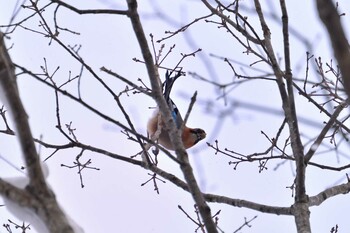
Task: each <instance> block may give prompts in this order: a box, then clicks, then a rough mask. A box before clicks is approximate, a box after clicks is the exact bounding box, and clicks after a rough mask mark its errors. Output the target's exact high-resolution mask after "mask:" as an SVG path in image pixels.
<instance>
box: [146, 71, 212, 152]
mask: <svg viewBox="0 0 350 233" xmlns="http://www.w3.org/2000/svg"><path fill="white" fill-rule="evenodd" d="M181 75H182V74H181V71H179V72H178V73H177V74H176V75H175V76H173V77H171V73H169V71H167V72H166V74H165V81H164V83H163V86H162V87H163V95H164V99H165V100H166V102H167V104H168V107H169V110H170V112H171V115H172V117H173V119H174V122H175V124H176V127H177V128H178V129H179V130H182V132H181V138H182V142H183V145H184V147H185V149H188V148H191V147H192V146H194V145H196V144H197V143H198V142H199V141H201V140H203V139H204V138H205V137H206V133H205V131H204V130H203V129H200V128H189V127H187V126H186V125H184V126H182V124H183V119H182V117H181V114H180V112H179V109H178V108H177V107H176V105H175V103H174V102H173V101H172V99H171V98H170V92H171V89H172V87H173V84H174V82H175V81H176V79H177V78H179V77H180V76H181ZM159 121H160V122H159ZM158 125H159V126H160V127H161V130H160V133H159V132H158V134H159V136H158V143H159V144H160V145H162V146H163V147H165V148H166V149H168V150H175V148H174V145H173V144H172V142H171V140H170V137H169V134H168V131H167V130H166V127H165V121H164V119H162V115H161V113H160V111H159V107H157V108H156V110H155V111H154V113H153V115H152V117H151V118H150V119H149V121H148V123H147V131H148V136H149V137H150V138H151V139H153V140H154V138H153V137H155V134H156V133H157V129H158ZM155 139H157V136H156V138H155Z"/></svg>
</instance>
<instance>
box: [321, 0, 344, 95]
mask: <svg viewBox="0 0 350 233" xmlns="http://www.w3.org/2000/svg"><path fill="white" fill-rule="evenodd" d="M316 5H317V10H318V14H319V17H320V19H321V20H322V22H323V24H324V25H325V27H326V29H327V31H328V35H329V39H330V40H331V43H332V47H333V51H334V56H335V58H336V59H337V62H338V65H339V68H340V72H341V74H342V79H343V81H344V87H345V91H346V93H347V95H348V97H350V50H349V42H348V40H347V38H346V36H345V32H344V30H343V27H342V25H341V22H340V16H339V14H338V12H337V9H336V8H335V6H334V4H333V2H332V1H331V0H316Z"/></svg>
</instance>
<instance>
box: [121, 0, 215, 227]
mask: <svg viewBox="0 0 350 233" xmlns="http://www.w3.org/2000/svg"><path fill="white" fill-rule="evenodd" d="M127 3H128V8H129V14H128V15H129V17H130V20H131V23H132V26H133V29H134V32H135V35H136V38H137V40H138V42H139V46H140V49H141V52H142V56H143V59H144V61H145V64H146V68H147V71H148V76H149V78H150V82H151V87H152V91H153V97H154V99H155V101H156V102H157V105H158V106H159V109H160V112H161V114H162V117H163V119H164V120H165V122H166V126H168V127H169V128H168V130H169V135H170V140H171V142H172V143H173V145H174V147H175V152H176V155H177V157H178V159H179V161H181V164H180V168H181V170H182V172H183V174H184V177H185V180H186V182H187V184H188V186H189V190H190V192H191V194H192V197H193V199H194V201H195V203H196V204H197V206H198V209H199V212H200V215H201V217H202V219H203V221H204V224H205V227H206V229H207V231H208V232H209V233H214V232H217V229H216V224H215V223H214V221H213V219H212V216H211V210H210V208H209V206H208V205H207V203H206V202H205V199H204V197H203V195H202V193H201V191H200V189H199V186H198V184H197V181H196V179H195V177H194V174H193V171H192V167H191V165H190V163H189V160H188V154H187V152H186V150H185V148H184V145H183V143H182V141H181V137H180V131H179V130H177V128H176V126H175V122H174V120H173V118H172V116H171V113H170V110H169V108H168V105H167V103H166V101H165V99H164V97H163V94H162V89H161V86H160V79H159V74H158V72H157V69H156V67H155V65H154V63H153V58H152V54H151V51H150V50H149V47H148V43H147V39H146V36H145V33H144V31H143V28H142V24H141V22H140V18H139V15H138V12H137V1H136V0H127Z"/></svg>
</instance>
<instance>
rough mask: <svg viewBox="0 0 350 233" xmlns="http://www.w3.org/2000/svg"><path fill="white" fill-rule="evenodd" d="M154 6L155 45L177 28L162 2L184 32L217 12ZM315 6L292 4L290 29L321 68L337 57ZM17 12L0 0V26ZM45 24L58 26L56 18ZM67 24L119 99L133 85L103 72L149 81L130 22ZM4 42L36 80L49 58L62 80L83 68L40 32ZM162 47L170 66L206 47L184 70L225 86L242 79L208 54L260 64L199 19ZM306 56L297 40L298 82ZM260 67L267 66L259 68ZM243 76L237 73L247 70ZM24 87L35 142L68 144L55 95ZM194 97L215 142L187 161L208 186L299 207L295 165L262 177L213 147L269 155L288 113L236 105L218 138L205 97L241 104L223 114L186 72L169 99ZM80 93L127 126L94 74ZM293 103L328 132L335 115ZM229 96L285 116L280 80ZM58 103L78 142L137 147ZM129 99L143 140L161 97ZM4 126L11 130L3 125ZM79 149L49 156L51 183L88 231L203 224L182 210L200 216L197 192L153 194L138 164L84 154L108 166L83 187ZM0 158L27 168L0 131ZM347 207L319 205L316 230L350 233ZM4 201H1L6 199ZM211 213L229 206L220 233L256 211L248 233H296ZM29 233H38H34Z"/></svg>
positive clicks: (323, 184)
mask: <svg viewBox="0 0 350 233" xmlns="http://www.w3.org/2000/svg"><path fill="white" fill-rule="evenodd" d="M69 2H70V4H72V5H74V6H77V7H79V8H81V9H89V8H107V7H109V6H111V7H114V8H115V9H125V4H124V2H122V3H121V4H115V5H113V4H114V3H112V1H110V2H109V3H107V1H106V2H104V1H99V2H95V1H89V2H84V4H81V3H80V2H79V1H77V0H75V1H69ZM150 2H152V1H140V3H139V11H140V14H141V20H142V22H143V25H144V30H145V33H146V34H147V35H148V34H150V33H152V34H153V35H154V36H155V38H156V39H159V38H162V37H164V31H166V30H172V31H174V30H176V29H177V26H178V25H174V24H173V25H170V24H169V23H165V22H160V19H159V18H157V17H156V16H155V14H153V13H154V12H153V9H154V8H153V7H155V6H158V7H159V10H160V11H161V12H162V13H163V14H165V15H166V16H167V17H169V19H171V20H173V21H174V22H176V23H179V24H183V23H187V22H190V21H191V20H193V19H194V18H196V17H199V16H202V15H205V14H207V13H208V10H206V9H205V8H204V7H203V6H202V5H201V4H200V3H199V1H186V0H183V1H166V3H165V1H153V3H154V2H156V4H155V5H153V6H152V5H151V4H150ZM262 2H264V3H267V2H269V1H266V2H265V1H262ZM276 2H277V1H276ZM313 2H314V1H301V0H298V1H294V0H293V1H292V0H289V1H287V6H288V10H289V12H288V13H289V17H290V19H289V21H290V26H291V27H293V28H294V29H295V30H297V31H298V32H299V33H300V34H302V35H303V36H304V37H306V38H308V39H309V40H310V41H312V44H313V46H314V51H313V53H314V55H315V57H318V56H322V58H323V60H324V61H329V60H330V59H331V57H330V55H331V53H330V50H329V47H328V38H327V37H326V35H325V34H324V28H323V26H322V25H321V24H320V22H319V19H318V17H317V14H316V11H315V7H314V5H313ZM13 4H14V3H12V2H11V3H9V2H8V1H6V2H5V0H0V5H1V6H2V7H1V9H0V25H4V24H7V23H8V22H9V18H10V16H11V13H12V11H13V7H14V6H13ZM43 4H44V3H43ZM85 4H86V5H85ZM242 4H246V5H247V6H250V5H251V4H252V1H248V0H245V1H242ZM272 4H275V3H272ZM339 4H340V9H341V12H345V13H346V15H345V16H344V17H342V19H343V24H344V26H345V28H348V26H349V24H348V22H349V15H350V2H349V1H347V0H340V1H339ZM274 6H275V8H276V12H277V13H279V12H280V10H279V5H278V4H275V5H274ZM263 7H264V9H267V5H263ZM269 7H270V5H269ZM53 9H54V7H51V8H50V9H49V10H47V12H46V14H47V15H50V12H52V10H53ZM272 10H273V9H271V11H272ZM27 14H28V13H27V11H24V10H21V12H20V13H19V15H18V17H17V18H16V21H17V20H19V19H21V18H23V17H24V16H25V15H27ZM47 19H48V20H49V22H50V23H52V22H51V18H50V17H49V16H48V17H47ZM58 20H59V24H60V25H61V26H62V27H68V28H69V29H71V30H74V31H78V32H80V33H81V35H80V36H76V35H72V34H69V33H66V32H62V33H61V34H60V35H59V37H60V38H61V40H62V41H63V42H64V43H65V44H69V45H75V44H81V45H82V48H81V50H80V55H81V56H82V57H83V58H84V60H85V61H86V62H87V63H88V64H90V65H91V67H92V68H93V69H94V70H95V71H96V72H97V74H99V75H101V77H103V78H104V80H106V82H107V83H109V85H110V86H111V87H113V89H114V90H115V92H117V93H118V92H120V91H122V90H123V89H124V88H125V84H123V83H122V82H121V81H119V80H114V78H112V77H110V76H108V75H106V74H103V73H102V72H100V71H99V68H100V67H102V66H105V67H107V68H109V69H112V70H113V71H115V72H117V73H118V74H120V75H122V76H124V77H127V78H128V79H130V80H132V81H135V82H137V81H136V80H137V79H138V78H142V80H143V81H144V82H145V83H146V84H148V80H147V73H146V71H145V68H144V67H143V65H142V64H140V63H135V62H134V61H132V58H134V57H136V58H140V59H141V55H140V51H139V46H138V44H137V42H136V40H135V35H134V33H133V31H132V29H131V24H130V22H129V20H128V18H126V17H124V16H109V15H96V16H94V15H85V16H79V15H77V14H75V13H73V12H70V11H67V10H64V9H61V10H60V11H59V18H58ZM248 20H251V21H252V23H253V25H254V23H256V24H255V26H257V28H259V30H257V31H258V33H259V34H260V35H261V32H260V27H259V26H260V24H259V23H258V22H257V21H256V19H255V17H254V16H252V15H249V18H248ZM268 23H269V26H270V28H271V32H272V39H273V42H274V46H275V52H276V54H279V56H280V57H282V56H283V48H282V40H281V38H282V37H281V36H282V35H281V29H280V28H279V27H278V26H279V25H278V24H277V23H276V22H273V21H271V20H269V21H268ZM25 25H26V26H27V27H30V28H33V27H35V28H36V29H37V30H41V29H39V28H38V27H37V25H38V18H34V19H32V20H30V21H28V22H27V23H26V24H25ZM175 26H176V27H175ZM291 39H292V38H291ZM191 42H195V45H193V46H192V45H190V43H191ZM6 43H7V46H8V47H9V46H10V45H12V44H13V48H12V49H11V50H10V54H11V56H12V59H13V61H14V62H15V63H17V64H20V65H22V66H25V67H27V68H29V69H32V70H33V71H35V72H40V71H41V69H40V66H42V65H43V64H44V62H43V58H44V57H45V58H46V59H47V63H48V67H49V71H50V72H53V71H54V70H55V69H56V67H57V66H60V70H59V72H58V73H57V75H56V76H55V77H56V81H57V82H58V83H62V82H64V81H65V80H66V79H67V77H68V74H69V73H68V72H69V71H72V76H74V75H77V74H78V73H79V71H80V66H79V65H78V63H77V62H76V61H74V60H73V59H72V58H71V57H70V56H69V55H68V54H67V53H66V52H65V51H63V50H61V49H60V48H59V46H58V45H57V44H55V43H52V44H51V45H50V46H49V45H48V44H49V40H48V38H44V37H43V36H41V35H38V34H35V35H33V34H32V33H30V32H28V31H26V30H24V29H21V28H18V29H17V30H16V31H15V33H13V34H12V35H11V40H8V41H6ZM165 43H166V48H169V47H170V46H171V45H173V44H174V43H175V44H176V48H175V49H174V52H173V53H172V54H171V55H170V56H169V58H168V59H167V60H166V62H165V64H164V65H166V66H169V67H173V66H174V65H175V64H176V63H177V62H178V60H179V58H180V53H190V52H192V51H194V50H196V49H197V48H202V49H203V52H202V53H201V54H199V55H198V56H196V57H195V58H188V59H186V60H185V61H184V62H183V64H182V65H183V67H184V71H186V72H187V71H192V72H197V73H199V74H201V75H203V76H206V77H209V78H211V79H215V80H217V81H220V82H228V81H230V80H232V77H233V74H232V72H231V70H230V68H229V67H228V66H227V65H226V64H224V63H223V62H222V61H219V60H217V59H215V58H211V57H210V56H209V54H211V53H213V54H216V55H220V56H223V57H228V58H232V59H235V60H238V61H240V62H243V63H251V62H254V61H255V59H254V58H253V57H252V56H247V55H245V54H242V52H243V49H242V48H241V47H240V46H239V44H238V42H237V41H235V40H234V39H232V37H230V36H229V35H228V33H226V32H225V30H223V29H221V30H219V29H217V27H216V26H215V25H212V24H208V23H203V22H201V23H197V24H195V25H194V26H193V27H192V28H191V29H190V30H189V31H188V32H186V33H183V34H179V35H178V36H175V37H173V38H171V39H169V40H167V41H165ZM157 46H159V45H157ZM305 52H306V48H305V46H303V45H302V44H301V43H300V42H298V41H295V40H291V54H292V63H293V64H298V65H299V66H301V67H300V68H299V67H297V66H294V67H293V72H294V73H293V74H294V75H295V76H296V77H299V78H303V77H304V75H305V62H304V61H305ZM205 59H207V60H209V61H210V62H211V64H212V65H213V66H214V67H215V69H214V70H211V71H212V73H210V72H209V70H208V69H207V68H208V67H207V66H206V64H204V63H203V60H205ZM256 67H257V68H262V69H264V68H266V67H265V66H263V65H260V64H258V65H256ZM244 69H245V71H246V72H247V73H248V74H250V75H254V74H252V73H251V71H250V70H248V69H246V68H244ZM237 70H240V69H239V66H238V65H237ZM240 71H241V70H240ZM210 75H212V76H210ZM310 75H314V73H310ZM18 83H19V87H20V93H21V97H22V99H23V102H24V104H25V106H26V110H27V112H28V115H29V117H30V118H29V120H30V124H31V128H32V132H33V135H34V136H35V137H37V138H39V137H40V135H43V138H44V141H47V142H50V143H53V144H60V143H65V142H66V140H65V139H64V137H62V135H61V134H60V133H59V132H58V131H57V129H56V128H55V125H56V121H55V106H54V104H53V103H54V93H53V91H52V90H51V89H48V88H46V87H45V86H43V85H42V84H41V83H38V82H37V81H35V80H33V79H31V78H29V77H24V76H20V77H19V79H18ZM69 88H70V90H73V91H74V92H75V93H76V89H75V86H73V85H71V86H70V87H69ZM195 90H198V102H197V104H196V105H195V108H194V110H193V112H192V113H191V117H190V119H189V122H188V125H189V126H192V127H201V128H204V129H205V130H206V132H207V134H208V138H206V139H205V140H204V141H203V142H200V143H199V145H198V146H196V147H195V148H194V149H191V150H189V154H190V156H191V163H192V164H193V168H194V171H195V175H196V177H197V178H198V181H199V183H200V186H201V188H202V190H203V191H204V192H208V193H213V194H219V195H227V196H229V197H232V198H239V199H245V200H250V201H254V202H258V203H262V204H267V205H276V206H277V205H280V206H290V205H291V204H292V203H293V198H292V197H291V191H290V190H289V189H287V188H285V187H286V186H290V185H291V184H292V183H293V164H291V163H288V162H287V163H285V164H284V165H283V166H281V167H280V168H279V169H277V170H276V171H275V170H274V169H273V168H275V166H276V163H275V162H272V161H271V162H269V163H270V165H269V166H268V168H269V169H268V170H267V171H264V172H262V173H261V174H259V173H258V164H257V163H249V164H248V163H244V164H241V165H239V166H238V168H237V170H233V166H228V162H229V161H231V160H230V159H229V158H227V157H224V156H222V155H215V154H214V151H213V150H211V149H209V148H208V147H207V146H206V142H210V143H214V141H215V140H216V139H218V140H219V143H220V146H221V147H222V148H228V149H231V150H235V151H237V152H240V153H247V154H250V153H253V152H261V151H264V150H265V149H266V148H267V147H268V146H269V144H268V142H267V141H266V139H265V137H264V136H263V135H262V134H261V133H260V131H261V130H262V131H264V132H265V133H266V134H268V135H269V136H270V137H274V135H275V133H276V132H277V130H278V127H279V125H280V123H281V122H282V120H283V119H282V118H281V116H278V115H275V114H274V115H271V114H268V113H261V112H256V111H254V109H247V108H244V107H237V109H234V111H233V113H232V116H229V117H227V118H225V120H224V123H223V127H222V128H221V130H220V132H219V133H218V134H217V132H215V126H216V123H217V121H216V120H217V119H216V118H215V117H214V116H213V115H209V114H206V110H205V107H204V105H203V101H205V100H211V101H213V103H214V104H215V106H217V108H218V109H223V110H226V111H229V110H232V108H231V106H230V105H227V106H225V105H224V103H223V101H222V99H221V100H217V101H216V98H217V97H218V92H217V90H216V89H215V88H213V87H212V86H211V85H209V84H206V83H203V82H200V81H198V80H194V79H192V78H190V76H189V75H187V76H186V77H182V78H181V79H180V80H179V81H178V82H177V83H176V84H175V85H174V92H173V93H172V96H173V99H174V101H175V102H176V103H177V105H178V107H179V108H180V111H182V112H185V111H186V109H187V106H188V104H189V99H190V97H191V95H192V94H193V93H194V91H195ZM82 96H83V98H84V99H85V101H86V102H88V103H90V104H91V105H93V106H95V107H96V108H98V109H100V110H101V111H102V112H103V113H105V114H107V115H109V116H112V117H113V118H114V119H117V120H120V121H121V122H125V120H124V118H123V116H122V114H121V112H120V110H119V109H118V107H117V105H116V104H115V102H114V101H113V99H112V98H111V97H110V96H108V95H106V94H105V92H104V89H103V88H102V87H101V85H99V84H97V82H96V81H95V80H94V79H93V78H92V77H91V75H89V74H88V72H87V71H86V70H85V71H84V76H83V80H82ZM296 98H297V103H298V105H297V111H298V114H300V117H303V118H307V119H309V120H312V121H313V122H315V123H317V124H319V125H320V126H319V127H321V126H322V121H324V120H327V118H326V117H325V116H324V115H322V114H319V113H318V111H317V110H316V109H315V108H314V107H310V105H309V104H308V103H307V101H305V100H304V99H302V98H301V97H299V96H298V95H296ZM230 100H231V101H233V100H234V101H238V102H242V103H254V104H256V105H263V106H264V105H265V106H267V107H268V108H272V109H275V110H277V111H280V109H281V101H280V98H279V94H278V90H277V85H276V84H275V83H273V82H266V81H256V82H248V83H246V84H243V85H242V86H240V87H238V88H236V89H235V90H234V91H233V92H231V93H230ZM60 101H61V102H60V104H61V109H62V113H61V117H62V118H61V120H62V123H64V124H66V123H69V122H70V121H72V122H73V126H74V127H75V128H76V129H77V131H76V133H77V137H78V139H79V140H80V141H81V142H83V143H86V144H89V145H93V146H96V147H101V148H104V149H106V150H111V151H112V152H115V153H117V154H121V155H125V156H131V155H133V154H135V153H136V152H138V151H139V150H140V149H139V148H138V146H137V145H136V144H135V143H132V142H130V141H127V140H126V137H125V136H124V135H123V134H121V133H120V129H119V128H118V127H116V126H114V125H111V124H110V123H107V122H105V121H103V120H101V119H99V118H97V117H96V116H95V115H94V114H92V113H91V112H88V111H86V110H84V109H83V108H82V107H80V106H79V105H76V104H74V103H73V102H72V101H71V100H67V99H66V98H64V97H62V96H61V97H60ZM121 101H122V102H123V103H124V104H125V106H126V110H127V111H128V113H129V114H130V116H131V118H132V120H133V122H134V124H135V127H136V128H137V129H138V130H139V132H143V133H144V134H145V133H146V130H145V125H146V123H147V120H148V117H149V116H150V115H151V114H152V110H149V109H148V107H150V106H154V102H153V100H152V99H150V98H148V97H145V96H141V95H132V94H131V95H130V96H129V97H127V96H126V95H124V96H123V97H122V98H121ZM347 125H348V123H347ZM300 126H301V128H300V130H301V133H302V134H303V135H305V138H303V140H305V141H306V140H307V138H306V137H315V136H317V134H318V132H319V131H318V130H319V129H317V128H315V127H313V126H311V125H310V124H305V123H301V125H300ZM0 127H2V125H1V124H0ZM1 129H2V128H1ZM51 152H52V151H51V150H45V149H44V148H41V155H42V157H43V158H45V157H47V156H48V155H49V154H50V153H51ZM78 153H79V151H78V150H65V151H61V152H59V153H58V154H56V155H55V156H53V157H52V158H51V159H49V160H48V162H47V164H48V166H49V169H50V176H49V179H48V181H49V183H50V185H51V186H52V188H53V190H54V191H55V193H56V195H57V198H58V200H59V202H60V204H61V205H62V206H63V208H64V209H65V211H66V212H67V213H68V214H69V215H70V216H71V217H72V218H73V219H74V220H75V221H76V222H77V223H79V224H80V226H81V227H83V228H84V230H85V232H86V233H95V232H147V233H150V232H152V233H160V232H168V233H173V232H174V233H175V232H194V230H195V229H196V226H195V225H194V224H193V223H192V222H191V221H190V220H189V219H187V218H186V216H185V215H184V214H183V213H182V212H181V211H180V210H179V209H178V207H177V206H178V205H181V206H182V207H183V208H184V209H185V210H186V211H187V213H189V214H191V216H192V217H195V215H194V213H193V201H192V198H191V196H190V194H189V193H186V192H184V191H182V190H180V189H178V188H177V187H175V186H174V185H172V184H171V183H170V182H166V183H165V184H163V183H161V182H159V183H158V185H159V188H160V195H158V194H156V192H155V191H154V190H153V189H154V187H153V185H152V184H151V183H149V184H147V185H146V186H141V184H142V183H144V182H145V181H146V180H148V179H149V178H150V177H149V176H148V175H147V173H148V172H147V171H145V170H143V169H140V168H139V167H135V166H133V165H130V164H126V163H124V162H121V161H118V160H113V159H110V158H107V157H105V156H101V155H98V154H92V153H89V152H86V153H84V156H83V157H82V160H83V161H87V160H88V159H89V158H91V159H92V161H93V163H92V166H94V167H98V168H100V171H95V170H86V171H85V172H84V173H83V178H84V184H85V188H83V189H82V188H80V182H79V176H78V175H77V170H75V169H67V168H62V167H61V164H66V165H72V162H73V161H74V159H75V157H76V155H77V154H78ZM0 155H1V156H3V157H5V158H6V159H7V160H8V161H10V162H11V163H12V164H15V165H16V166H18V167H19V166H21V165H22V162H21V158H20V156H19V155H20V152H19V149H18V146H17V143H16V140H15V139H14V138H13V137H8V136H4V135H0ZM324 156H325V157H326V156H327V155H324ZM332 156H333V157H332ZM326 158H327V157H326ZM317 159H319V158H317ZM321 159H322V158H321ZM321 159H320V161H322V162H325V161H327V163H329V164H333V165H335V166H339V165H341V164H346V163H347V158H345V157H340V158H339V159H340V162H341V163H340V164H338V163H337V158H334V154H331V155H328V158H327V159H326V160H321ZM159 166H160V167H161V168H162V169H165V170H167V171H170V172H171V173H173V174H175V175H178V176H179V177H180V178H182V175H181V172H180V170H179V167H178V166H177V165H176V164H175V163H174V162H173V161H171V160H170V159H168V158H167V157H164V156H163V157H162V156H160V157H159ZM345 172H346V171H342V172H339V173H336V172H327V171H322V170H320V169H317V168H313V167H308V170H307V192H308V194H309V195H315V194H317V193H319V192H320V191H323V190H324V189H325V188H327V187H329V186H330V185H332V184H334V183H339V182H345ZM0 175H1V177H8V176H19V175H21V174H20V173H19V172H18V171H17V170H16V169H14V168H13V167H11V166H9V165H8V164H7V163H5V162H3V161H2V160H0ZM320 177H322V179H320ZM346 199H348V196H347V195H342V196H338V197H335V198H332V199H331V200H328V201H326V202H325V203H323V204H322V206H320V207H313V208H311V223H312V230H313V232H329V231H330V229H331V228H332V227H333V226H335V224H338V225H339V226H340V230H344V229H349V228H350V222H349V221H348V218H347V215H346V214H345V213H346V212H347V208H346V206H347V204H346V203H347V200H346ZM0 204H2V202H1V200H0ZM210 206H211V209H212V213H216V212H217V211H219V210H221V213H220V215H219V218H220V220H219V226H220V228H221V229H223V230H224V231H225V232H232V231H234V230H235V229H237V228H238V227H239V226H240V225H241V224H242V223H243V222H244V217H246V218H247V219H251V218H253V217H254V216H255V215H258V218H257V219H256V220H254V221H253V222H252V227H251V228H243V230H242V232H281V231H282V232H287V233H288V232H295V226H294V219H293V217H291V216H287V217H286V216H275V215H266V214H262V213H259V212H256V211H252V210H248V209H242V208H233V207H230V206H225V205H219V204H210ZM8 218H11V219H12V217H11V216H10V215H9V214H8V213H7V211H6V209H5V208H4V207H0V223H2V224H3V223H5V222H7V219H8ZM0 232H1V233H2V232H5V230H4V228H0ZM29 232H34V230H32V231H29Z"/></svg>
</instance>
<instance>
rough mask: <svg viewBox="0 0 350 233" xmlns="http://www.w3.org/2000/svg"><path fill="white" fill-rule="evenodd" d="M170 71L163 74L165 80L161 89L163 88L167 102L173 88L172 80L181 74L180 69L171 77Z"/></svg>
mask: <svg viewBox="0 0 350 233" xmlns="http://www.w3.org/2000/svg"><path fill="white" fill-rule="evenodd" d="M171 74H172V72H170V73H169V71H167V72H166V74H165V81H164V83H163V90H164V92H163V93H164V98H165V100H166V101H167V102H169V99H170V92H171V89H172V88H173V85H174V82H175V81H176V79H177V78H178V77H180V76H181V71H179V72H178V73H177V74H176V75H175V76H173V77H171Z"/></svg>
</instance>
